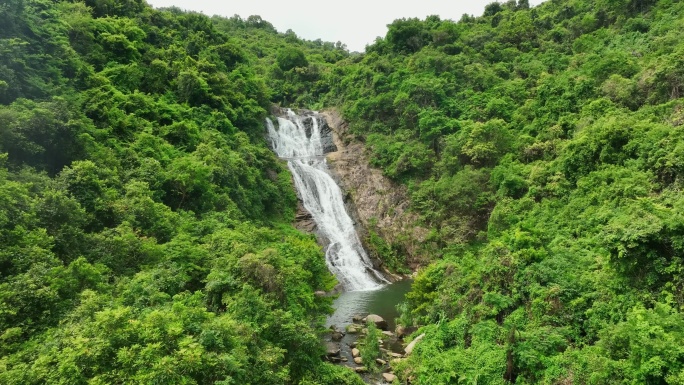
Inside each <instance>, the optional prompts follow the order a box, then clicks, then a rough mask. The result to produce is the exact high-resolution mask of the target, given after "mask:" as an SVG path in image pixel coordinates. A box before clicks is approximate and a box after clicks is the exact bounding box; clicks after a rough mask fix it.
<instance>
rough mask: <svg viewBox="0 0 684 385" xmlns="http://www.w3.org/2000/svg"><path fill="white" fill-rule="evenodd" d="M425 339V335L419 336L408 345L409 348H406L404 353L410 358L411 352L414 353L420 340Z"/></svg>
mask: <svg viewBox="0 0 684 385" xmlns="http://www.w3.org/2000/svg"><path fill="white" fill-rule="evenodd" d="M424 337H425V333H423V334H421V335H419V336H418V337H416V339H415V340H413V341H411V343H410V344H408V346H406V347H405V348H404V352H405V353H406V355H407V356H408V355H409V354H411V352H412V351H413V349H414V348H415V347H416V344H417V343H418V342H419V341H420V340H422V339H423V338H424Z"/></svg>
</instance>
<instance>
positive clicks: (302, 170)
mask: <svg viewBox="0 0 684 385" xmlns="http://www.w3.org/2000/svg"><path fill="white" fill-rule="evenodd" d="M277 123H278V125H277V128H276V126H275V125H274V124H273V121H272V120H271V119H266V126H267V129H268V137H269V139H270V141H271V145H272V148H273V151H275V153H276V154H277V155H278V157H280V158H281V159H285V160H287V164H288V167H289V169H290V171H291V172H292V176H293V178H294V183H295V188H296V189H297V192H298V194H299V196H300V197H301V199H302V203H303V205H304V208H306V210H308V211H309V213H311V216H312V217H313V220H314V222H315V223H316V225H317V227H318V232H319V233H320V235H321V236H322V237H324V238H325V239H327V240H328V245H327V246H326V247H325V261H326V264H327V266H328V269H329V270H330V272H331V273H333V274H334V275H335V277H336V278H337V280H338V281H339V282H340V283H341V284H342V287H343V288H344V290H345V291H367V290H376V289H379V288H380V287H382V286H383V284H385V283H388V281H387V280H386V279H385V278H384V277H383V276H382V274H381V273H380V272H378V271H377V270H375V269H374V268H373V265H372V263H371V262H370V259H369V258H368V255H367V254H366V251H365V250H364V248H363V246H362V244H361V241H360V239H359V236H358V234H357V232H356V229H355V227H354V222H353V221H352V219H351V217H350V216H349V214H348V213H347V210H346V208H345V205H344V199H343V196H342V191H341V190H340V187H339V186H338V185H337V183H335V181H334V180H333V178H332V177H331V176H330V173H329V170H328V165H327V163H326V159H325V153H327V152H330V151H331V150H332V151H334V149H335V148H334V144H332V136H331V134H330V132H329V129H328V130H326V132H322V131H323V129H324V128H327V125H326V124H325V120H323V118H322V117H321V116H320V115H319V114H318V113H316V112H308V113H306V114H304V115H297V114H295V113H294V112H293V111H292V110H287V115H286V116H280V117H277Z"/></svg>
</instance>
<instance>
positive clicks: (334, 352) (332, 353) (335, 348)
mask: <svg viewBox="0 0 684 385" xmlns="http://www.w3.org/2000/svg"><path fill="white" fill-rule="evenodd" d="M325 351H326V353H325V355H326V356H328V357H337V356H339V355H340V346H339V345H338V344H336V343H333V342H328V343H327V344H326V347H325Z"/></svg>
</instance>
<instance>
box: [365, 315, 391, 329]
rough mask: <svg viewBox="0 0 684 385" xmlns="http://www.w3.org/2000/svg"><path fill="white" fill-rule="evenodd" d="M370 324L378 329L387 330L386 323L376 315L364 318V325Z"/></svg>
mask: <svg viewBox="0 0 684 385" xmlns="http://www.w3.org/2000/svg"><path fill="white" fill-rule="evenodd" d="M369 322H372V323H374V324H375V326H377V327H378V329H382V330H387V321H385V319H384V318H382V317H380V316H379V315H377V314H369V315H368V316H367V317H366V323H369Z"/></svg>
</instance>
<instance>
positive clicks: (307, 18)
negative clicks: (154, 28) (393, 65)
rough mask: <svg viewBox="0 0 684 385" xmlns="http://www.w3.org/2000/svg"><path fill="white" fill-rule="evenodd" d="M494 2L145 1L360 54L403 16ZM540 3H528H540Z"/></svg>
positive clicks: (448, 13) (450, 12) (459, 11)
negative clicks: (255, 23) (250, 20)
mask: <svg viewBox="0 0 684 385" xmlns="http://www.w3.org/2000/svg"><path fill="white" fill-rule="evenodd" d="M493 1H494V0H467V1H463V0H450V1H448V0H447V1H444V0H417V1H416V0H413V1H406V0H399V1H372V0H365V1H363V0H337V1H321V0H318V1H313V0H289V1H282V0H280V1H276V0H242V1H234V0H233V1H219V0H147V2H148V3H149V4H150V5H152V6H153V7H156V8H159V7H169V6H177V7H179V8H181V9H187V10H192V11H197V12H202V13H204V14H205V15H208V16H212V15H221V16H228V17H230V16H233V15H235V14H237V15H240V16H241V17H242V18H244V19H246V18H247V17H248V16H251V15H259V16H261V17H262V18H263V19H264V20H266V21H268V22H270V23H271V24H273V26H274V27H276V29H277V30H278V31H279V32H285V31H287V30H288V29H292V30H293V31H294V32H295V33H296V34H297V36H299V37H301V38H304V39H307V40H316V39H321V40H323V41H331V42H337V41H341V42H342V43H344V44H346V45H347V48H349V50H350V51H360V52H363V50H364V49H365V47H366V44H370V43H372V42H374V41H375V38H376V37H377V36H383V37H384V36H385V33H386V32H387V24H390V23H392V21H394V20H395V19H400V18H402V17H407V18H408V17H418V18H421V19H424V18H425V17H426V16H429V15H439V16H440V17H441V18H442V19H452V20H459V19H460V18H461V15H463V14H464V13H467V14H470V15H474V16H480V15H482V12H483V11H484V7H485V5H487V4H489V3H492V2H493ZM542 1H543V0H530V5H531V6H534V5H538V4H540V3H541V2H542Z"/></svg>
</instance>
